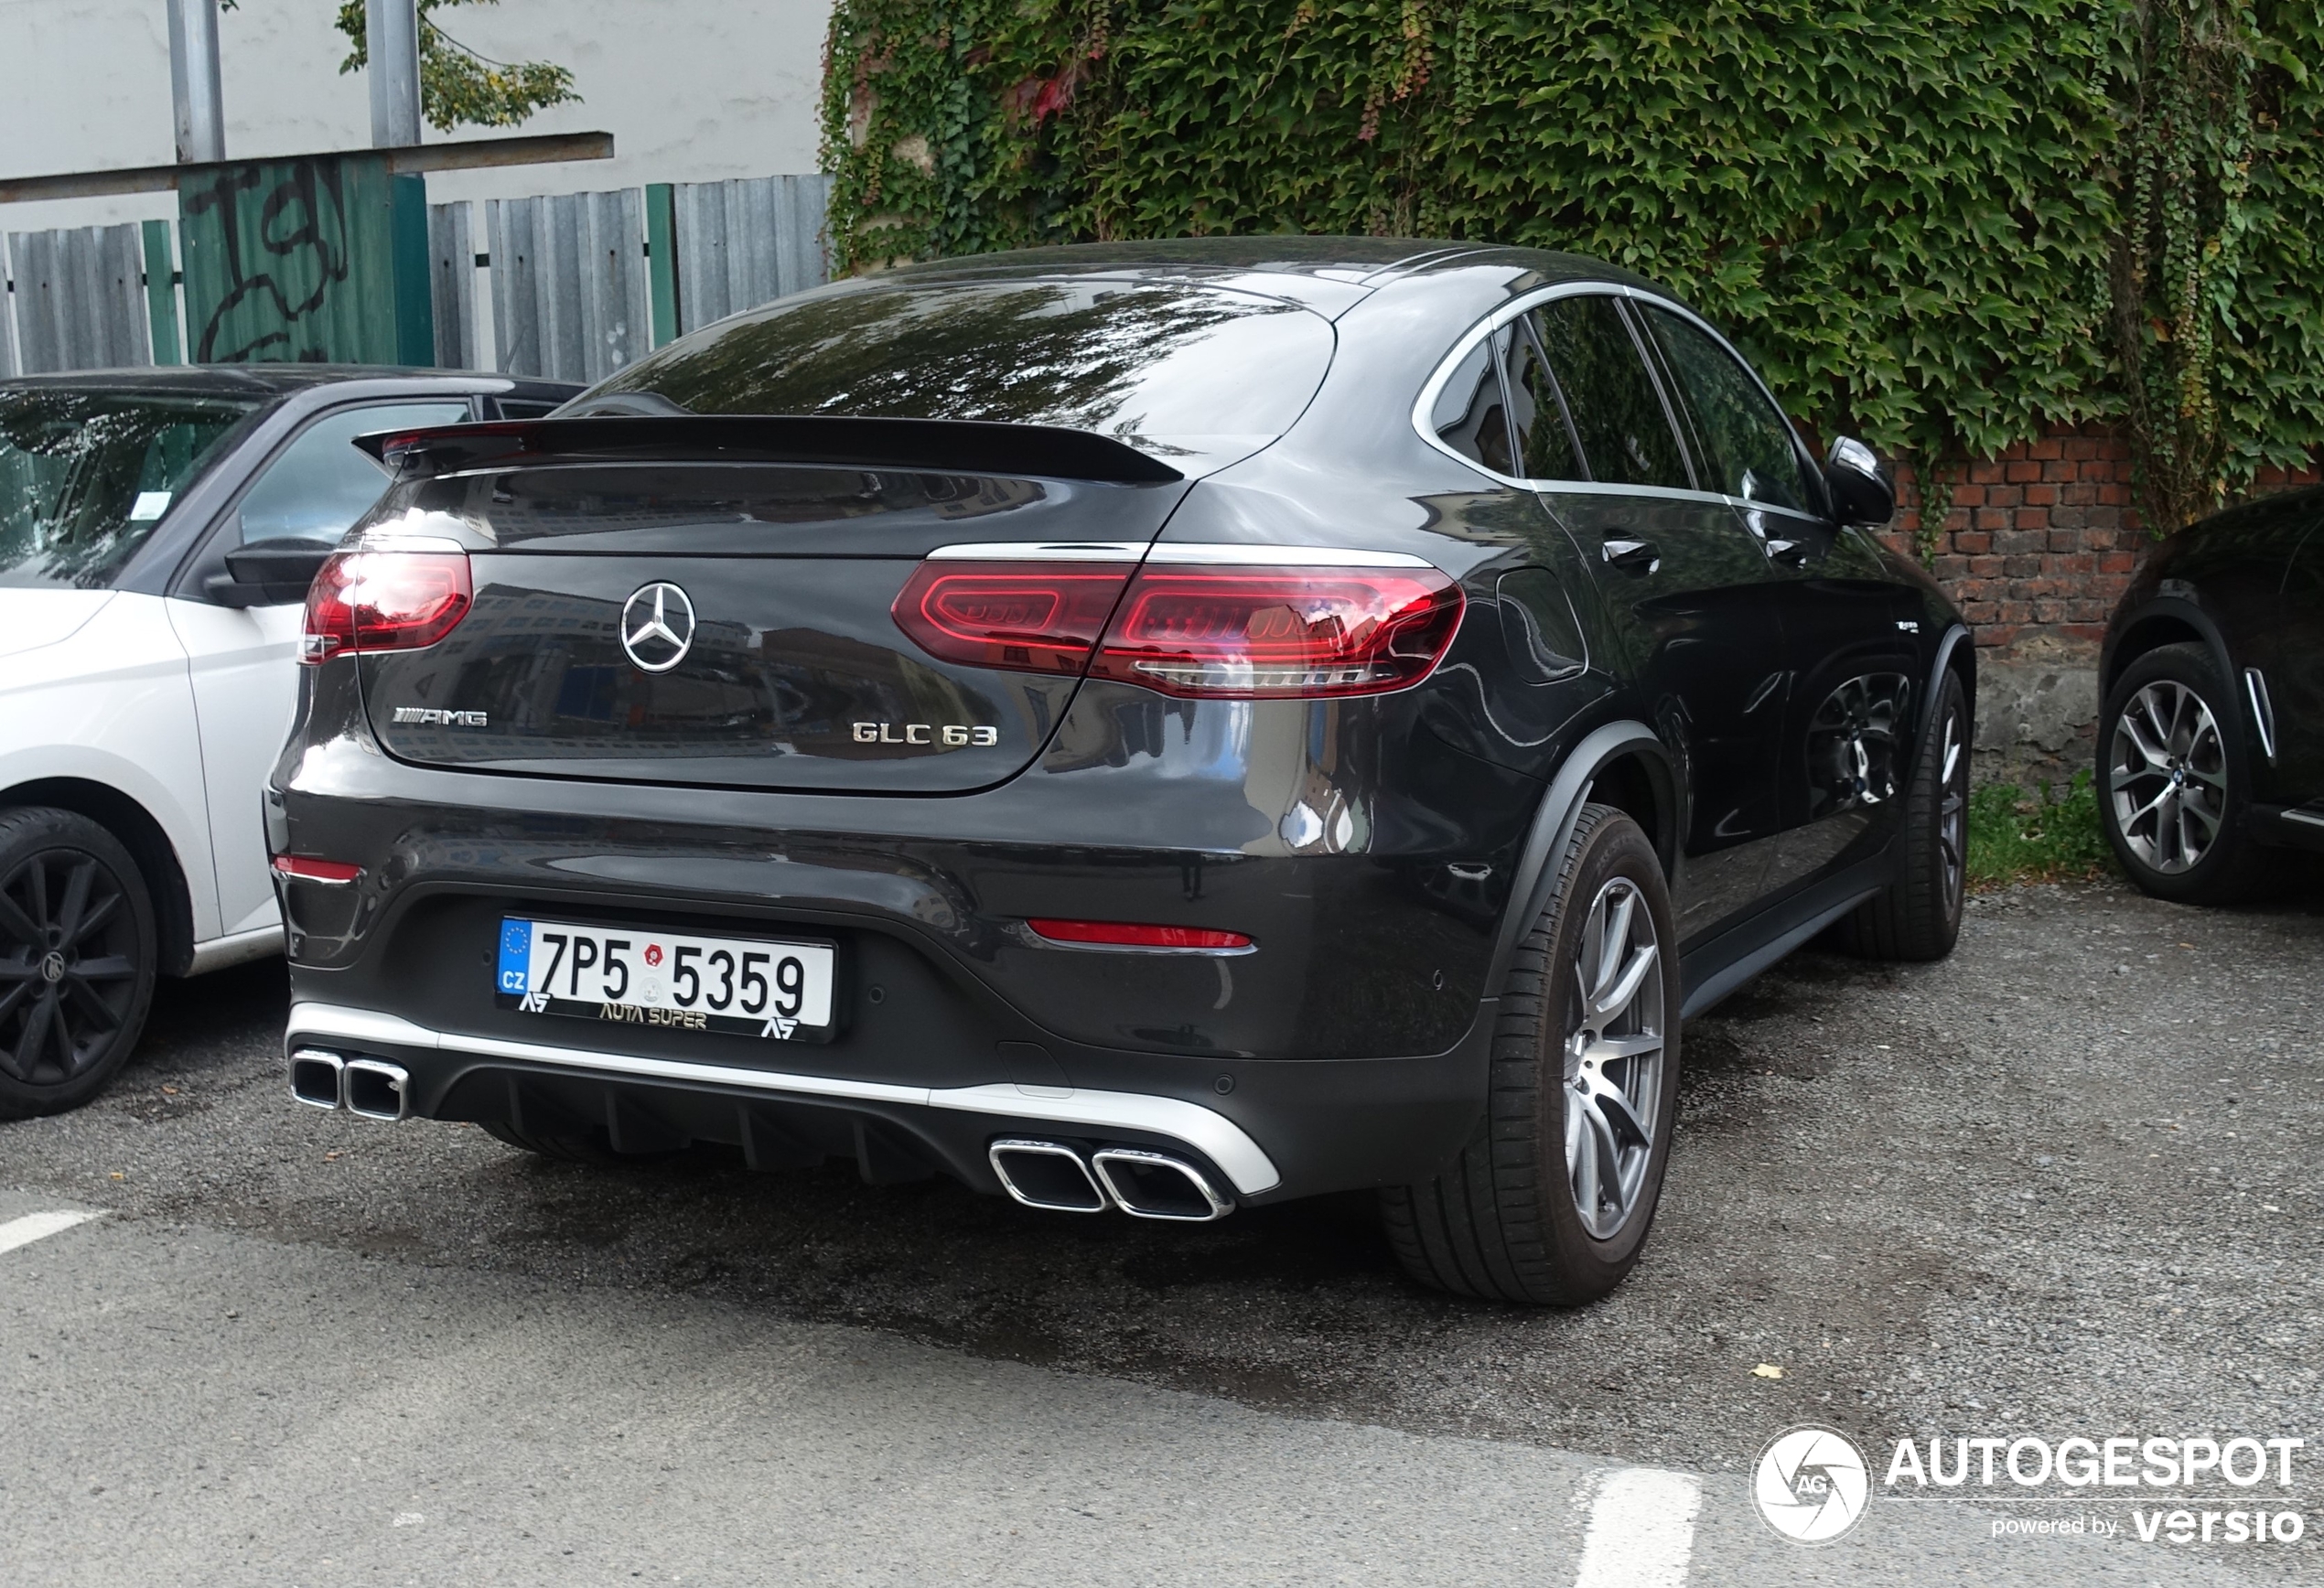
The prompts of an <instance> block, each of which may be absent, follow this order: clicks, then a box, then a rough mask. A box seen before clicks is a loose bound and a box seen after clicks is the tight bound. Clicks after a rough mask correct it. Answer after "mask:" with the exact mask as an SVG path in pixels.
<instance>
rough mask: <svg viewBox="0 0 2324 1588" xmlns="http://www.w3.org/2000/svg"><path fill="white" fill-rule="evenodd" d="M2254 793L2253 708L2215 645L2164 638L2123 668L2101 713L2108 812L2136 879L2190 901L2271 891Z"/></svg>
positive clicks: (2108, 824)
mask: <svg viewBox="0 0 2324 1588" xmlns="http://www.w3.org/2000/svg"><path fill="white" fill-rule="evenodd" d="M2161 715H2168V717H2169V718H2170V720H2169V721H2168V722H2162V721H2159V720H2158V717H2159V716H2161ZM2142 742H2143V743H2142ZM2251 789H2252V770H2251V755H2250V750H2249V748H2248V746H2247V745H2246V742H2245V727H2244V722H2243V712H2242V711H2241V710H2240V709H2239V702H2238V698H2237V696H2236V693H2235V690H2234V687H2233V685H2232V684H2231V683H2230V682H2229V681H2227V680H2226V679H2225V678H2223V677H2222V676H2221V674H2220V670H2219V667H2218V664H2217V663H2216V662H2214V661H2213V660H2211V651H2210V650H2209V649H2207V648H2205V647H2203V646H2201V645H2196V644H2186V645H2166V646H2161V647H2158V648H2157V649H2154V650H2150V651H2148V652H2147V653H2146V655H2144V656H2142V657H2139V658H2137V659H2136V660H2134V661H2132V662H2131V664H2130V665H2129V666H2128V667H2126V668H2125V669H2123V673H2122V676H2121V677H2120V678H2118V679H2116V680H2115V681H2114V688H2113V689H2111V690H2108V691H2107V692H2106V704H2105V708H2104V709H2103V711H2101V712H2100V713H2099V714H2098V820H2099V822H2100V824H2101V825H2102V826H2103V827H2104V828H2105V830H2106V842H2108V843H2110V844H2112V845H2113V846H2114V858H2115V859H2117V860H2119V861H2121V862H2122V867H2123V870H2124V871H2125V872H2127V873H2128V874H2130V880H2131V881H2133V882H2135V883H2136V884H2137V885H2139V886H2140V887H2142V888H2144V889H2145V890H2146V892H2148V893H2150V894H2152V895H2154V896H2156V897H2157V898H2162V899H2170V900H2173V901H2175V902H2177V903H2179V904H2187V905H2222V904H2232V903H2233V902H2235V901H2236V900H2238V899H2245V898H2249V897H2251V896H2253V895H2254V894H2256V893H2258V892H2260V891H2261V890H2262V889H2263V888H2264V887H2265V885H2266V884H2267V882H2268V880H2269V875H2268V874H2269V871H2270V869H2271V868H2270V866H2269V864H2268V860H2269V857H2268V855H2267V853H2266V852H2265V849H2264V848H2263V846H2262V845H2261V844H2260V843H2258V842H2256V841H2255V840H2254V838H2253V837H2252V832H2251ZM2166 794H2168V798H2164V797H2163V796H2165V795H2166ZM2207 825H2208V827H2209V831H2208V832H2206V831H2205V829H2206V826H2207ZM2190 838H2198V839H2200V842H2195V843H2191V844H2190V842H2189V841H2190Z"/></svg>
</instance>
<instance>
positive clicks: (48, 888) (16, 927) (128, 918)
mask: <svg viewBox="0 0 2324 1588" xmlns="http://www.w3.org/2000/svg"><path fill="white" fill-rule="evenodd" d="M137 971H138V966H137V928H136V920H135V917H134V914H133V912H132V908H131V906H130V904H129V900H128V898H127V896H126V895H125V893H124V890H123V887H122V885H121V880H120V879H119V878H118V877H116V876H114V875H113V871H112V868H111V867H109V866H107V865H106V864H104V863H103V862H102V861H100V860H98V859H97V858H96V857H95V856H94V855H91V854H89V853H84V852H82V851H81V850H77V849H49V850H43V851H41V852H40V853H38V854H35V855H33V856H31V857H30V858H29V859H27V860H26V861H24V862H23V863H22V864H19V865H18V866H17V867H16V870H15V871H13V872H11V873H10V874H8V875H7V876H5V877H4V878H0V1069H5V1070H6V1071H7V1072H8V1074H9V1075H11V1076H13V1077H15V1078H16V1079H17V1080H19V1081H21V1082H24V1083H25V1084H27V1085H39V1086H51V1085H55V1084H57V1083H59V1082H62V1081H68V1080H70V1079H72V1078H74V1077H76V1076H78V1075H80V1074H81V1073H82V1072H83V1071H84V1070H86V1069H88V1068H90V1067H91V1065H93V1064H95V1063H96V1062H97V1061H98V1060H99V1059H101V1058H102V1057H103V1056H104V1054H105V1051H106V1049H107V1047H108V1046H110V1044H111V1042H112V1040H113V1036H114V1035H115V1034H116V1033H118V1032H119V1031H120V1029H121V1026H122V1023H123V1022H124V1020H125V1019H126V1018H127V1017H128V1014H129V1007H130V1003H131V1001H132V1000H133V999H134V997H135V996H136V989H137Z"/></svg>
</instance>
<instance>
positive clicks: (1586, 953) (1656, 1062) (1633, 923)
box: [1565, 876, 1664, 1240]
mask: <svg viewBox="0 0 2324 1588" xmlns="http://www.w3.org/2000/svg"><path fill="white" fill-rule="evenodd" d="M1574 986H1575V989H1576V994H1575V1003H1576V1008H1575V1010H1574V1012H1573V1014H1572V1015H1571V1016H1570V1017H1569V1028H1570V1030H1571V1035H1569V1036H1568V1037H1567V1038H1566V1041H1565V1169H1566V1175H1567V1177H1568V1180H1569V1182H1570V1184H1571V1186H1572V1187H1573V1195H1574V1207H1575V1210H1576V1212H1577V1213H1578V1214H1579V1215H1580V1216H1581V1222H1582V1228H1583V1229H1587V1231H1589V1233H1590V1234H1591V1235H1592V1236H1593V1237H1595V1238H1596V1239H1599V1240H1610V1239H1613V1238H1614V1237H1615V1236H1616V1235H1617V1234H1619V1233H1620V1231H1621V1229H1622V1227H1623V1226H1624V1225H1626V1224H1628V1223H1629V1222H1630V1219H1631V1218H1633V1217H1634V1216H1636V1215H1637V1213H1638V1212H1639V1205H1640V1202H1641V1191H1642V1190H1643V1189H1644V1186H1645V1183H1646V1172H1647V1168H1648V1166H1649V1164H1651V1163H1652V1160H1653V1156H1654V1125H1655V1121H1656V1120H1657V1118H1658V1117H1659V1115H1660V1112H1661V1100H1662V1064H1663V1049H1664V1036H1663V1033H1662V1014H1663V1003H1662V945H1661V944H1660V942H1659V941H1658V940H1657V939H1656V938H1655V934H1654V917H1653V913H1652V911H1651V910H1649V909H1648V908H1647V906H1646V899H1645V896H1644V895H1643V894H1641V892H1640V891H1639V887H1638V885H1637V884H1636V883H1634V882H1632V881H1630V879H1629V878H1628V877H1621V876H1618V877H1614V878H1612V879H1611V880H1609V882H1608V883H1607V884H1606V885H1604V886H1603V887H1601V888H1599V889H1598V896H1597V897H1596V898H1594V899H1592V900H1591V901H1590V907H1589V913H1588V915H1587V917H1584V920H1583V923H1582V933H1581V944H1580V947H1579V950H1577V952H1576V955H1575V960H1574Z"/></svg>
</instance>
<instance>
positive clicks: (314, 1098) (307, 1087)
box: [290, 1047, 347, 1109]
mask: <svg viewBox="0 0 2324 1588" xmlns="http://www.w3.org/2000/svg"><path fill="white" fill-rule="evenodd" d="M290 1069H291V1096H293V1097H295V1098H296V1099H297V1100H299V1101H300V1102H303V1103H305V1104H306V1105H307V1107H308V1108H311V1109H337V1108H341V1107H343V1106H345V1103H346V1099H345V1097H344V1096H343V1095H342V1094H341V1092H340V1087H341V1085H342V1084H343V1081H344V1078H345V1076H346V1073H347V1061H346V1060H345V1059H343V1058H341V1057H339V1055H338V1054H336V1053H327V1052H325V1051H324V1050H323V1049H321V1048H319V1047H302V1048H300V1049H299V1050H298V1051H297V1052H296V1053H294V1054H292V1055H291V1061H290Z"/></svg>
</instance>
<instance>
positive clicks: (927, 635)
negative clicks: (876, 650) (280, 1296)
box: [889, 559, 1130, 678]
mask: <svg viewBox="0 0 2324 1588" xmlns="http://www.w3.org/2000/svg"><path fill="white" fill-rule="evenodd" d="M1129 577H1130V565H1129V564H1128V563H1079V562H1074V563H1064V562H1059V563H1004V562H993V563H981V562H946V561H941V560H935V559H931V561H928V562H925V563H921V564H920V566H919V567H918V568H917V569H915V570H913V573H912V576H911V578H910V579H909V581H908V582H907V583H906V584H905V585H904V590H903V594H902V595H898V596H897V597H896V605H895V606H893V607H891V608H889V610H890V611H891V612H892V613H893V614H894V616H895V618H896V623H897V626H898V628H902V629H903V631H904V632H905V633H907V634H909V635H910V636H911V637H912V638H913V640H914V641H916V642H917V643H918V644H919V646H920V649H922V650H925V651H926V652H928V654H929V655H931V656H941V657H942V658H943V659H944V660H947V661H960V662H966V663H968V664H969V665H970V666H972V667H996V668H1002V669H1006V670H1007V671H1012V672H1064V673H1071V674H1072V675H1073V676H1075V677H1076V678H1078V677H1080V676H1081V673H1082V671H1084V670H1085V669H1087V668H1088V666H1089V665H1090V651H1091V649H1092V648H1093V647H1094V646H1095V645H1096V644H1097V641H1098V636H1099V635H1101V634H1103V633H1104V632H1105V620H1106V618H1107V617H1108V616H1109V615H1111V614H1112V612H1113V611H1114V603H1115V602H1116V601H1118V600H1120V599H1121V596H1122V586H1123V585H1124V584H1126V583H1128V581H1129Z"/></svg>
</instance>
